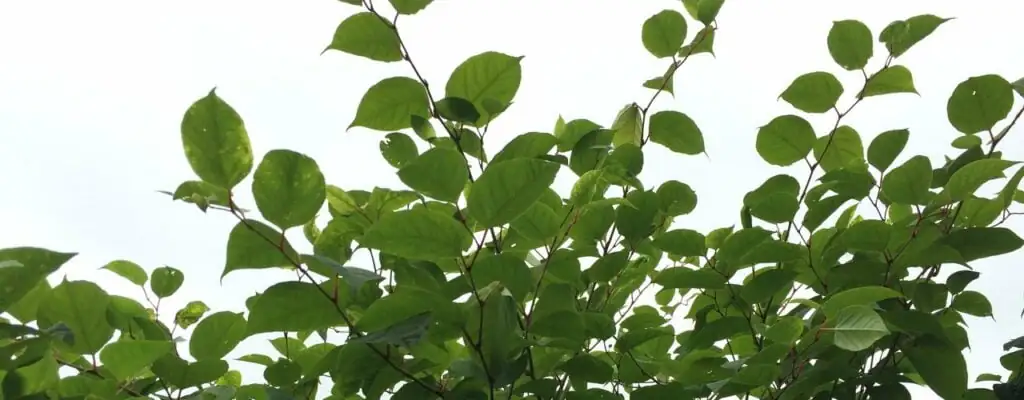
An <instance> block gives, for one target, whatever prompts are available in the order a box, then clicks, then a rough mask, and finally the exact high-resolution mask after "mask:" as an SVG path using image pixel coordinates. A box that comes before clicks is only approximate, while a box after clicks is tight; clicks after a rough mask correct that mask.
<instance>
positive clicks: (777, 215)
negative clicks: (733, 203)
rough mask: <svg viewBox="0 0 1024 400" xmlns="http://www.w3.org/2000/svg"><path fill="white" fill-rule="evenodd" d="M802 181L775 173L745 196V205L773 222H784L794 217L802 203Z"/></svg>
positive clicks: (753, 213) (752, 213)
mask: <svg viewBox="0 0 1024 400" xmlns="http://www.w3.org/2000/svg"><path fill="white" fill-rule="evenodd" d="M799 191H800V183H799V182H797V180H796V178H793V177H792V176H789V175H784V174H780V175H775V176H773V177H771V178H768V179H767V180H765V181H764V183H762V184H761V186H759V187H758V188H757V189H754V190H753V191H751V192H749V193H747V194H746V195H745V196H743V205H744V206H746V207H748V208H749V210H750V214H751V215H752V216H755V217H757V218H759V219H761V220H764V221H767V222H772V223H783V222H787V221H790V220H792V219H793V216H794V215H796V212H797V209H799V207H800V204H799V203H798V202H797V195H798V193H799Z"/></svg>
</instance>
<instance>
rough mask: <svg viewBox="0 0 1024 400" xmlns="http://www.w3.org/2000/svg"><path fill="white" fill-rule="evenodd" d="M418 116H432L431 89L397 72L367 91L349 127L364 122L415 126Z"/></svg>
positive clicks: (390, 127) (388, 127)
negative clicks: (428, 97) (414, 119)
mask: <svg viewBox="0 0 1024 400" xmlns="http://www.w3.org/2000/svg"><path fill="white" fill-rule="evenodd" d="M414 116H418V117H422V118H428V117H429V116H430V102H429V101H428V100H427V91H426V90H425V89H424V88H423V85H421V84H420V83H419V82H418V81H416V80H415V79H412V78H406V77H404V76H396V77H392V78H386V79H384V80H382V81H380V82H377V83H376V84H375V85H373V86H371V87H370V89H369V90H367V91H366V94H364V95H363V98H362V99H361V100H359V108H358V109H357V110H356V117H355V119H354V120H353V121H352V123H351V124H349V129H351V128H353V127H356V126H361V127H365V128H369V129H373V130H377V131H397V130H400V129H405V128H409V127H411V126H412V121H413V117H414Z"/></svg>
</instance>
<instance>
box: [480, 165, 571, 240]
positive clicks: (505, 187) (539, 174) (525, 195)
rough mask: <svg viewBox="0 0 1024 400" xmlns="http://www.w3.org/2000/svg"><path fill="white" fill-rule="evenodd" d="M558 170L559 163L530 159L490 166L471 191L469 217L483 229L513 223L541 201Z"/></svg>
mask: <svg viewBox="0 0 1024 400" xmlns="http://www.w3.org/2000/svg"><path fill="white" fill-rule="evenodd" d="M558 169H559V165H558V164H556V163H553V162H549V161H544V160H539V159H531V158H518V159H513V160H508V161H505V162H502V163H499V164H492V165H490V166H488V167H487V169H485V170H484V172H483V173H482V174H480V178H479V179H477V180H476V183H474V184H473V186H472V188H471V189H470V191H469V197H468V198H467V199H466V204H467V207H468V211H469V214H470V215H471V216H472V217H473V218H474V219H475V220H476V221H477V222H478V223H480V224H481V225H483V227H493V226H498V225H502V224H506V223H509V222H511V221H512V220H514V219H515V218H516V217H518V216H519V215H520V214H522V213H524V212H526V210H527V209H529V208H530V206H531V205H533V203H534V202H536V201H537V200H538V199H540V196H541V195H542V194H543V193H544V192H545V191H546V190H547V189H548V188H549V187H550V186H551V184H552V183H553V182H554V180H555V175H556V174H557V173H558Z"/></svg>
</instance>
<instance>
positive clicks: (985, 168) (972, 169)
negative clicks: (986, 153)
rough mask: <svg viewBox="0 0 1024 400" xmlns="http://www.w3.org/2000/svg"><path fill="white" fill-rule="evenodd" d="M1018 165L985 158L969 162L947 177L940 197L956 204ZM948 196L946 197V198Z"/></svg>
mask: <svg viewBox="0 0 1024 400" xmlns="http://www.w3.org/2000/svg"><path fill="white" fill-rule="evenodd" d="M1015 164H1018V163H1017V162H1014V161H1007V160H1000V159H996V158H987V159H982V160H977V161H974V162H971V163H969V164H967V165H965V166H963V168H960V169H958V170H957V171H956V172H954V173H953V175H952V176H950V177H949V181H947V182H946V187H945V188H944V189H943V191H942V194H940V197H941V198H942V200H944V201H947V202H957V201H961V200H964V199H967V198H969V197H971V196H973V195H974V192H976V191H977V190H978V189H979V188H981V185H984V184H985V183H986V182H988V181H990V180H993V179H997V178H1001V177H1002V176H1003V171H1004V170H1006V169H1007V168H1010V167H1011V166H1013V165H1015ZM946 196H948V197H946Z"/></svg>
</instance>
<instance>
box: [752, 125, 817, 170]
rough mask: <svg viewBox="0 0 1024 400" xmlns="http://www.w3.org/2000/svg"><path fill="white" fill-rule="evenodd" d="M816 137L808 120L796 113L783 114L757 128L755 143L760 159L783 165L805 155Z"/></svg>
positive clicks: (809, 150)
mask: <svg viewBox="0 0 1024 400" xmlns="http://www.w3.org/2000/svg"><path fill="white" fill-rule="evenodd" d="M816 138H817V136H815V134H814V128H813V127H812V126H811V123H810V122H807V120H805V119H803V118H800V117H798V116H796V115H783V116H779V117H775V119H773V120H771V121H770V122H768V124H766V125H764V126H762V127H760V128H758V130H757V140H756V143H755V144H756V147H757V154H759V155H761V158H762V159H764V160H765V161H766V162H768V163H769V164H772V165H778V166H783V167H784V166H788V165H792V164H793V163H795V162H797V161H800V160H802V159H803V158H804V157H806V156H807V154H809V153H810V152H811V149H812V148H813V147H814V141H815V139H816Z"/></svg>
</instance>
